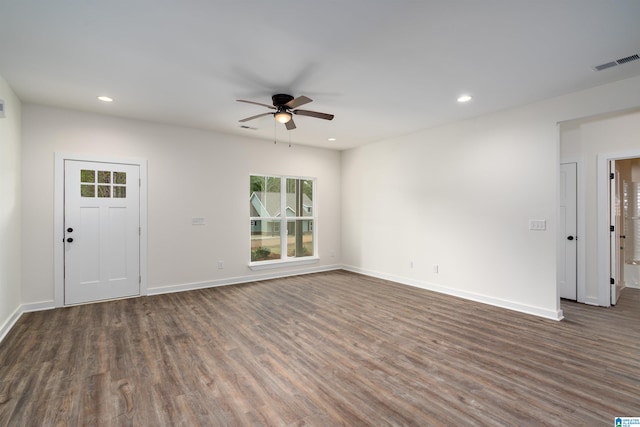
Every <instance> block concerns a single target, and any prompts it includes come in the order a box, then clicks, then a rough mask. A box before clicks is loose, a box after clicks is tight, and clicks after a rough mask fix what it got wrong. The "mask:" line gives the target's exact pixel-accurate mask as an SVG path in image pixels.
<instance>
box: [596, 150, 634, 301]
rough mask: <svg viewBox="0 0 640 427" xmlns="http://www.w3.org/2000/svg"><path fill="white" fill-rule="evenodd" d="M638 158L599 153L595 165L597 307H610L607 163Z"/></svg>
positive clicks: (626, 154) (622, 153) (619, 153)
mask: <svg viewBox="0 0 640 427" xmlns="http://www.w3.org/2000/svg"><path fill="white" fill-rule="evenodd" d="M638 157H640V150H629V151H620V152H613V153H599V154H598V163H597V171H596V172H597V173H596V179H597V181H598V183H597V194H596V200H597V207H598V211H597V218H598V234H597V236H598V252H597V254H598V265H597V271H598V273H597V278H598V305H601V306H603V307H610V306H611V284H610V283H609V280H610V278H611V277H612V276H611V263H610V258H611V232H610V231H609V225H611V224H610V222H611V221H610V218H609V217H610V213H611V212H610V203H611V194H610V193H611V180H610V179H609V163H610V162H611V161H612V160H625V159H635V158H638Z"/></svg>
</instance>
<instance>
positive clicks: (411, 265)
mask: <svg viewBox="0 0 640 427" xmlns="http://www.w3.org/2000/svg"><path fill="white" fill-rule="evenodd" d="M409 267H411V268H413V260H411V261H409Z"/></svg>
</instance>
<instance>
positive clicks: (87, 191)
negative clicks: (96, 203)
mask: <svg viewBox="0 0 640 427" xmlns="http://www.w3.org/2000/svg"><path fill="white" fill-rule="evenodd" d="M80 196H81V197H96V186H95V185H89V184H82V185H80Z"/></svg>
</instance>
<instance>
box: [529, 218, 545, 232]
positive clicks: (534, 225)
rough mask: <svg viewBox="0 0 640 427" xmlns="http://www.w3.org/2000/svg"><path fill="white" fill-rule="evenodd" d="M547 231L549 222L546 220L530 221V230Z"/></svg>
mask: <svg viewBox="0 0 640 427" xmlns="http://www.w3.org/2000/svg"><path fill="white" fill-rule="evenodd" d="M546 229H547V220H545V219H530V220H529V230H533V231H545V230H546Z"/></svg>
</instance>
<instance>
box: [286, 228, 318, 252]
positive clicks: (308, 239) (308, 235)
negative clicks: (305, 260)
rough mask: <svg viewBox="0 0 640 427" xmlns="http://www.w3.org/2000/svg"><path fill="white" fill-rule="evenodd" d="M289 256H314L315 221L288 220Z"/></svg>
mask: <svg viewBox="0 0 640 427" xmlns="http://www.w3.org/2000/svg"><path fill="white" fill-rule="evenodd" d="M287 256H288V257H305V256H313V221H312V220H307V219H297V220H289V221H287Z"/></svg>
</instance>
